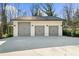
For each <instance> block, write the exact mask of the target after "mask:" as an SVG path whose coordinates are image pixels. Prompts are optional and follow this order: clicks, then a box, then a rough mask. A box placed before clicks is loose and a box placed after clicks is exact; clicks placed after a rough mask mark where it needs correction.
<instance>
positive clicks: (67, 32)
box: [63, 30, 71, 36]
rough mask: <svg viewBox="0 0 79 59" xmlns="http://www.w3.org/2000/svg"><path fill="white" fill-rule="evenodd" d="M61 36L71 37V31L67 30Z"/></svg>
mask: <svg viewBox="0 0 79 59" xmlns="http://www.w3.org/2000/svg"><path fill="white" fill-rule="evenodd" d="M63 35H66V36H71V31H69V30H63Z"/></svg>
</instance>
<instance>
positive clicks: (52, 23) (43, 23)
mask: <svg viewBox="0 0 79 59" xmlns="http://www.w3.org/2000/svg"><path fill="white" fill-rule="evenodd" d="M18 22H31V36H35V26H36V25H43V26H45V36H49V27H48V26H50V25H52V26H54V25H57V26H59V29H58V35H59V36H62V26H61V25H62V21H14V23H13V24H14V25H15V26H14V36H18Z"/></svg>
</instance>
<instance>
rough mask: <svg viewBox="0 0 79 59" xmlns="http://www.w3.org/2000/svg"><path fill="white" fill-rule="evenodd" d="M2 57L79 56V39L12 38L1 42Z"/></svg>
mask: <svg viewBox="0 0 79 59" xmlns="http://www.w3.org/2000/svg"><path fill="white" fill-rule="evenodd" d="M0 55H3V56H4V55H8V56H20V55H21V56H73V55H74V56H79V38H75V37H64V36H63V37H12V38H6V39H4V40H0Z"/></svg>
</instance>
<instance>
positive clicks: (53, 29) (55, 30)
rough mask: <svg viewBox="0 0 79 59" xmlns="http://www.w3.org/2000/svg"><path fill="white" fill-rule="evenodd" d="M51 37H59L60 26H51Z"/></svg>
mask: <svg viewBox="0 0 79 59" xmlns="http://www.w3.org/2000/svg"><path fill="white" fill-rule="evenodd" d="M49 36H58V26H49Z"/></svg>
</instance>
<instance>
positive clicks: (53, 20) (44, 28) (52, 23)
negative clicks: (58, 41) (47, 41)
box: [13, 16, 62, 36]
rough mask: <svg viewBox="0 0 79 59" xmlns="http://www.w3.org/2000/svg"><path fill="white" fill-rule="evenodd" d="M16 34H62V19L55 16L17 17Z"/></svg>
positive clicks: (15, 21)
mask: <svg viewBox="0 0 79 59" xmlns="http://www.w3.org/2000/svg"><path fill="white" fill-rule="evenodd" d="M13 25H14V28H13V29H14V31H13V35H14V36H62V19H61V18H58V17H53V16H40V17H39V16H36V17H35V16H33V17H17V18H16V19H14V21H13Z"/></svg>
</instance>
